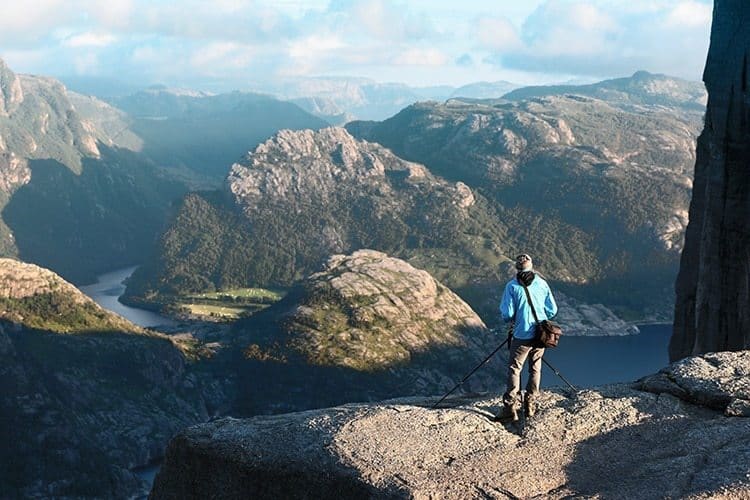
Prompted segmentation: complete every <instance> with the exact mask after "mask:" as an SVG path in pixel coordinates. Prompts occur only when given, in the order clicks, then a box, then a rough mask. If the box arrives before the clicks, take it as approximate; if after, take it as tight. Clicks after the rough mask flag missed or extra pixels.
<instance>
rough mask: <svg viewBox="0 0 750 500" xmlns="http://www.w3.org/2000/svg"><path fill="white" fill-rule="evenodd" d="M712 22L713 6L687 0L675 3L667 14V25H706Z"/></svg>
mask: <svg viewBox="0 0 750 500" xmlns="http://www.w3.org/2000/svg"><path fill="white" fill-rule="evenodd" d="M710 24H711V6H710V5H707V4H704V3H700V2H693V1H687V2H682V3H680V4H678V5H675V6H674V8H673V9H672V10H671V11H670V12H669V14H667V19H666V25H667V26H672V27H699V28H700V27H704V26H706V25H710Z"/></svg>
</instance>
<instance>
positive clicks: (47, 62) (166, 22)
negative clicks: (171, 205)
mask: <svg viewBox="0 0 750 500" xmlns="http://www.w3.org/2000/svg"><path fill="white" fill-rule="evenodd" d="M7 3H8V5H6V6H4V7H3V15H2V16H0V47H2V48H3V49H2V53H0V57H6V58H7V59H8V61H9V63H13V65H14V66H17V69H18V71H21V72H35V73H44V74H57V75H67V74H70V73H71V72H76V73H80V74H92V75H100V76H101V75H104V76H110V77H115V78H120V77H127V78H130V79H132V80H135V81H136V82H137V83H144V84H149V83H152V82H155V81H159V82H164V83H170V84H178V85H185V86H189V85H191V82H202V81H208V80H211V81H218V80H221V79H224V80H226V81H227V82H230V81H231V83H227V86H230V85H231V87H229V88H232V87H234V88H236V87H242V86H243V85H246V82H248V81H249V80H251V79H267V80H270V79H274V78H277V77H278V76H286V75H311V76H319V75H331V74H335V75H351V76H359V75H364V76H369V77H374V78H377V79H381V78H392V79H401V80H404V81H408V80H412V81H415V80H416V81H418V84H419V82H421V81H422V80H424V81H425V82H426V81H429V82H430V83H434V82H436V81H439V82H441V83H443V82H445V83H447V82H448V79H451V80H452V81H453V82H455V83H457V84H459V85H460V84H464V83H468V82H469V81H472V79H480V78H481V79H496V80H497V79H516V78H518V81H524V82H539V79H540V78H547V80H546V81H549V79H551V78H556V79H558V80H559V79H561V78H559V76H560V75H562V78H563V79H564V78H569V77H571V76H583V77H588V76H621V75H623V74H627V73H632V72H634V71H635V70H638V69H647V70H650V71H654V72H665V73H672V74H677V75H678V76H686V77H689V78H696V79H697V78H699V76H700V72H701V69H702V65H703V62H704V61H705V53H706V50H707V46H708V29H709V23H710V17H711V6H710V3H709V2H708V1H707V0H650V1H645V0H642V1H633V0H524V1H523V2H504V3H505V4H506V5H503V6H502V8H497V7H496V6H495V5H494V4H491V3H490V2H484V1H482V0H465V1H461V2H458V3H457V1H456V0H431V1H430V2H408V1H407V0H366V1H365V0H216V1H212V2H207V1H205V0H181V1H180V2H168V1H166V0H107V1H106V2H102V1H101V0H36V1H34V2H25V3H24V2H7ZM461 75H463V76H461ZM165 79H171V80H172V81H171V82H168V81H164V80H165ZM420 79H422V80H420ZM225 88H226V87H225Z"/></svg>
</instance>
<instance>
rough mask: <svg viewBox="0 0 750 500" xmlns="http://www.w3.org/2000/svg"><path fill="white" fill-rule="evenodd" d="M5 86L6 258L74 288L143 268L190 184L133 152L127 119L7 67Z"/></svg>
mask: <svg viewBox="0 0 750 500" xmlns="http://www.w3.org/2000/svg"><path fill="white" fill-rule="evenodd" d="M0 82H2V83H1V84H0V90H2V96H1V99H0V102H2V105H1V106H0V214H1V219H0V255H5V256H13V255H16V256H20V257H21V258H23V259H25V260H28V261H33V262H36V263H38V264H41V265H44V266H47V267H51V268H53V269H55V270H57V271H58V272H60V273H62V274H63V275H64V276H65V277H66V278H68V279H72V280H76V281H90V280H92V279H93V277H94V276H95V275H96V274H97V273H99V272H102V271H105V270H109V269H112V268H113V267H117V266H124V265H127V264H133V263H136V262H138V261H139V260H141V259H142V255H143V253H144V252H145V250H146V249H147V248H148V247H149V246H150V244H151V242H152V240H153V239H154V238H155V236H156V235H157V234H158V230H159V228H160V227H161V224H162V222H163V219H164V216H165V213H166V210H167V208H168V207H169V205H170V203H171V201H172V200H173V199H174V198H175V197H178V196H180V195H182V194H183V193H184V192H185V186H184V183H182V182H181V181H176V180H175V179H174V178H173V177H171V176H168V175H166V174H165V173H164V172H163V171H162V170H161V169H159V168H158V167H157V166H156V165H154V164H153V163H151V162H148V161H146V160H144V159H143V157H142V156H140V155H138V154H137V153H135V152H134V151H135V150H138V149H139V148H140V147H141V143H140V139H139V138H138V137H137V136H136V135H135V134H134V133H133V132H132V131H130V130H129V128H128V126H129V119H128V118H127V117H126V116H125V115H124V114H123V113H122V112H121V111H118V110H116V109H114V108H112V107H111V106H109V105H107V104H105V103H103V102H101V101H98V100H96V99H93V98H90V97H85V96H81V95H78V94H74V93H69V92H68V91H67V90H66V89H65V87H64V86H63V85H62V84H60V83H59V82H57V81H56V80H53V79H51V78H45V77H39V76H29V75H20V76H19V75H16V74H14V73H13V72H12V71H11V70H10V69H9V68H8V67H7V66H6V65H5V64H4V63H3V62H2V61H0ZM128 148H130V149H128Z"/></svg>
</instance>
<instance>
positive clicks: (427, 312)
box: [232, 250, 505, 414]
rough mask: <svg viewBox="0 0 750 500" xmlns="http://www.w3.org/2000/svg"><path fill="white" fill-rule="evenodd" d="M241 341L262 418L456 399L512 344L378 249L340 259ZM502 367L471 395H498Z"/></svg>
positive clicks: (246, 327) (242, 333)
mask: <svg viewBox="0 0 750 500" xmlns="http://www.w3.org/2000/svg"><path fill="white" fill-rule="evenodd" d="M232 337H233V338H234V339H235V348H239V349H241V352H242V353H243V357H244V362H243V363H241V364H239V365H238V366H237V368H236V370H237V371H238V372H239V373H241V374H242V375H241V377H245V378H246V379H245V382H243V381H240V383H239V386H240V387H241V391H243V395H242V396H240V399H241V400H244V401H246V402H250V403H244V404H252V405H253V411H254V413H256V414H257V413H265V412H268V411H271V409H273V411H274V412H278V411H280V410H286V411H290V410H292V409H306V408H314V407H321V406H330V405H332V404H341V403H344V402H347V401H362V400H370V401H373V400H378V399H383V398H388V397H396V396H405V395H419V394H421V395H428V394H434V393H437V392H440V391H447V390H448V389H450V388H451V387H452V386H453V385H454V384H455V383H456V382H458V380H460V379H461V377H462V376H463V375H465V373H466V372H467V371H468V370H470V369H471V368H472V366H473V365H475V364H477V363H479V362H480V361H481V360H482V359H483V358H484V357H485V356H487V355H488V354H489V353H490V352H492V350H493V349H494V348H495V347H496V346H497V345H498V344H500V342H502V341H503V340H505V339H504V338H500V337H499V336H496V335H493V334H492V333H491V332H489V331H488V330H487V329H486V328H485V326H484V323H483V322H482V321H481V319H479V317H478V316H477V315H476V313H474V311H472V310H471V308H470V307H469V306H468V305H467V304H466V303H465V302H464V301H463V300H461V299H460V298H459V297H458V296H457V295H455V294H454V293H453V292H452V291H451V290H449V289H448V288H447V287H445V286H444V285H442V284H441V283H439V282H438V281H437V280H435V279H434V278H433V277H432V276H430V275H429V274H428V273H427V272H425V271H423V270H420V269H416V268H414V267H412V266H411V265H410V264H408V263H406V262H404V261H402V260H399V259H395V258H392V257H388V256H387V255H386V254H383V253H381V252H375V251H372V250H360V251H357V252H354V253H353V254H351V255H347V256H344V255H336V256H333V257H331V258H330V259H329V260H328V262H327V264H326V265H325V266H324V269H323V270H322V271H320V272H318V273H315V274H313V275H311V276H310V277H308V278H307V279H305V280H304V281H303V282H302V283H301V285H300V286H299V287H297V288H295V289H294V290H293V291H292V292H290V293H289V294H288V295H287V296H286V297H285V298H284V299H283V300H282V301H280V302H278V303H277V304H275V305H273V306H271V307H270V308H268V309H266V310H265V311H263V312H262V313H258V314H256V315H254V316H252V317H250V318H248V319H246V320H244V321H240V322H238V323H237V324H236V325H235V327H234V331H233V335H232ZM501 364H502V361H501V360H500V358H499V357H496V359H493V360H492V362H491V364H490V365H489V366H490V367H489V368H488V369H487V370H486V371H484V372H483V373H481V374H477V376H476V377H474V378H472V380H471V381H470V383H468V384H467V385H466V387H465V388H466V389H467V390H472V391H478V390H488V389H489V388H494V387H497V386H498V385H499V384H501V383H502V380H503V378H504V369H503V368H502V367H501V366H500V365H501Z"/></svg>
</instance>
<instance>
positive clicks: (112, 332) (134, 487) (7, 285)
mask: <svg viewBox="0 0 750 500" xmlns="http://www.w3.org/2000/svg"><path fill="white" fill-rule="evenodd" d="M189 348H190V347H189V346H188V345H182V344H179V343H177V342H176V341H173V339H171V338H168V337H166V336H165V335H161V334H156V333H153V332H148V331H145V330H143V329H141V328H139V327H137V326H135V325H133V324H132V323H130V322H128V321H127V320H125V319H123V318H121V317H119V316H117V315H115V314H112V313H110V312H108V311H105V310H103V309H101V308H100V307H99V306H98V305H96V304H95V303H94V302H93V301H92V300H91V299H89V298H87V297H86V296H84V295H83V294H82V293H81V292H80V291H78V290H77V289H76V288H75V287H73V286H72V285H70V284H69V283H67V282H65V281H64V280H62V279H61V278H60V277H59V276H57V275H55V274H54V273H52V272H50V271H48V270H46V269H41V268H39V267H37V266H33V265H29V264H24V263H20V262H17V261H12V260H10V259H0V357H1V358H2V360H3V362H2V364H1V365H0V415H2V417H1V420H2V425H0V442H2V445H1V446H0V470H2V474H0V491H2V492H3V493H2V496H8V497H83V496H94V497H119V498H124V497H131V496H133V495H137V494H143V492H144V488H146V487H147V485H146V484H145V483H144V482H143V481H141V480H140V479H138V478H137V477H136V476H135V475H134V474H133V473H132V472H131V471H130V469H131V468H133V467H135V466H138V465H144V464H147V463H149V462H150V461H152V460H155V459H158V458H160V457H161V456H162V452H163V447H164V445H165V444H166V443H167V441H168V440H169V439H170V437H171V436H172V435H173V434H174V433H175V432H177V431H178V430H179V429H181V428H183V427H185V426H186V425H191V424H194V423H197V422H201V421H204V420H205V419H206V418H207V417H208V412H207V409H206V406H205V404H204V402H203V396H202V392H203V383H202V382H201V381H200V380H199V379H198V377H196V375H194V374H191V373H189V371H188V362H187V358H186V354H185V353H186V352H189Z"/></svg>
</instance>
